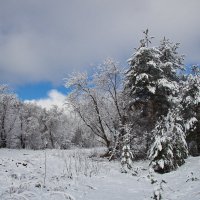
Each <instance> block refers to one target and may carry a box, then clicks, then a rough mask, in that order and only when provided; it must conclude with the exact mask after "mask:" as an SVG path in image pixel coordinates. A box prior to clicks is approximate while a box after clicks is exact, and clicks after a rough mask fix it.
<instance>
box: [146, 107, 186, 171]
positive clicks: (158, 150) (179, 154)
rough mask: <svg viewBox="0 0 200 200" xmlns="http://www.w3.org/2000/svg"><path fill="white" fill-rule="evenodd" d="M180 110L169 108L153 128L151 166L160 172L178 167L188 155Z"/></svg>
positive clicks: (150, 153) (150, 152) (150, 154)
mask: <svg viewBox="0 0 200 200" xmlns="http://www.w3.org/2000/svg"><path fill="white" fill-rule="evenodd" d="M181 123H182V118H181V117H180V115H179V111H178V110H176V109H174V110H173V111H172V110H169V112H168V114H167V116H166V117H164V116H163V117H162V119H160V120H159V121H158V122H157V123H156V126H155V128H154V129H153V130H152V132H151V133H152V135H153V136H154V141H153V143H152V145H151V148H150V150H149V159H150V166H151V167H152V168H153V169H154V170H155V171H156V172H159V173H166V172H170V171H172V170H175V169H177V167H179V166H181V165H182V164H184V163H185V161H184V159H185V158H187V156H188V148H187V143H186V141H185V132H184V128H183V126H182V125H181Z"/></svg>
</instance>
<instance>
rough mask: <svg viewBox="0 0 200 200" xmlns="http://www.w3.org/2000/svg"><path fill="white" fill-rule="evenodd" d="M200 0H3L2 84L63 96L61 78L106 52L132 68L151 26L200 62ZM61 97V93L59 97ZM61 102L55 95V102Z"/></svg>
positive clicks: (22, 94)
mask: <svg viewBox="0 0 200 200" xmlns="http://www.w3.org/2000/svg"><path fill="white" fill-rule="evenodd" d="M199 8H200V1H199V0H176V1H174V0H123V1H122V0H73V1H72V0H42V1H41V0H5V1H4V0H0V83H7V84H9V85H10V86H11V87H12V88H13V89H14V91H15V92H16V93H17V94H18V96H19V98H20V99H22V100H32V101H36V102H43V101H45V100H47V101H48V102H53V101H54V100H55V98H54V97H56V98H58V96H59V95H60V96H59V97H60V99H61V100H62V101H63V98H62V97H63V96H65V95H66V94H67V92H68V90H67V89H65V88H64V86H63V85H64V82H63V79H64V78H66V77H67V76H68V74H70V73H72V72H74V71H91V70H92V68H93V67H94V66H96V65H99V64H100V63H102V62H103V60H105V59H106V58H107V57H112V58H113V59H114V60H116V61H118V62H120V63H121V65H122V66H123V67H125V66H127V63H126V61H127V59H128V58H129V57H130V56H131V54H132V53H133V52H134V48H135V47H138V43H139V40H140V39H141V38H142V31H143V30H145V29H146V28H148V29H149V30H150V34H151V35H152V36H154V37H155V39H154V40H153V45H157V44H158V42H159V41H160V40H161V39H162V38H163V37H164V36H166V37H167V38H169V39H170V40H171V41H173V42H180V43H181V45H180V49H179V52H180V53H181V54H185V55H186V57H185V64H186V65H190V64H199V63H200V26H199V22H200V15H199ZM61 96H62V97H61ZM56 102H57V101H56Z"/></svg>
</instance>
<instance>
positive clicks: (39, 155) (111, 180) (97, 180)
mask: <svg viewBox="0 0 200 200" xmlns="http://www.w3.org/2000/svg"><path fill="white" fill-rule="evenodd" d="M96 154H97V151H96V150H95V149H92V150H45V151H33V150H11V149H0V199H1V200H9V199H10V200H11V199H12V200H40V199H41V200H47V199H48V200H65V199H71V200H72V199H73V200H74V199H76V200H131V199H134V200H145V199H151V197H152V196H153V191H154V187H155V186H156V185H157V184H158V185H159V183H160V182H161V181H162V180H164V181H165V182H166V183H163V184H162V187H163V191H162V196H163V199H165V200H167V199H168V200H176V199H179V200H188V199H192V200H199V199H200V157H189V158H188V159H187V160H186V164H184V165H183V166H182V167H180V168H179V169H178V170H177V171H173V172H171V173H167V174H164V175H159V174H154V179H156V180H158V182H157V183H156V184H153V185H152V184H151V181H150V179H149V178H148V177H149V170H148V162H147V161H144V162H142V161H139V162H136V163H134V170H133V172H132V174H123V173H121V171H120V163H118V162H108V161H107V160H105V159H101V158H98V157H96ZM91 155H93V156H91ZM45 169H46V170H45Z"/></svg>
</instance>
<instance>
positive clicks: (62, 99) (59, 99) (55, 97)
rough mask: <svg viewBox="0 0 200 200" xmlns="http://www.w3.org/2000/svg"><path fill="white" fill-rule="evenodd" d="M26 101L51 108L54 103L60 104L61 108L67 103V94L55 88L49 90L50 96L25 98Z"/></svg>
mask: <svg viewBox="0 0 200 200" xmlns="http://www.w3.org/2000/svg"><path fill="white" fill-rule="evenodd" d="M24 102H25V103H34V104H36V105H38V106H41V107H42V108H46V109H47V110H49V109H50V108H51V107H52V106H53V105H56V106H58V107H59V108H64V104H65V103H66V96H65V95H64V94H62V93H61V92H59V91H57V90H55V89H53V90H50V91H49V92H48V97H47V98H44V99H38V100H25V101H24Z"/></svg>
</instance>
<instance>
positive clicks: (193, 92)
mask: <svg viewBox="0 0 200 200" xmlns="http://www.w3.org/2000/svg"><path fill="white" fill-rule="evenodd" d="M182 93H183V98H182V106H183V111H182V114H183V118H184V121H185V129H186V140H187V143H188V146H189V151H190V154H191V155H193V156H197V155H199V154H200V68H199V67H198V66H193V67H192V74H190V75H189V76H188V77H187V78H186V81H184V82H183V88H182Z"/></svg>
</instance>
